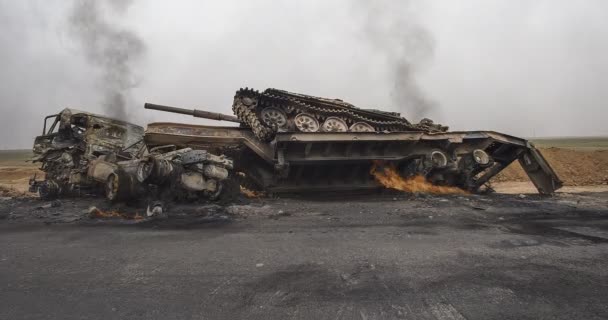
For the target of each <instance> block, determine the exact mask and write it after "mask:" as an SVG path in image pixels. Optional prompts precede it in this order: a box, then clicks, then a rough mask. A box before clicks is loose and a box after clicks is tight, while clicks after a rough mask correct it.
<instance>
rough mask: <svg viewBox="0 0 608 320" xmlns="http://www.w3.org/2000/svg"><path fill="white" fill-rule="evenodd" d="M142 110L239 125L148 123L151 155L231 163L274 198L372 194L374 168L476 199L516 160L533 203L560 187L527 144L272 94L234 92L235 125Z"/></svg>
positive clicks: (212, 116) (325, 101) (324, 101)
mask: <svg viewBox="0 0 608 320" xmlns="http://www.w3.org/2000/svg"><path fill="white" fill-rule="evenodd" d="M145 108H147V109H154V110H160V111H166V112H174V113H181V114H187V115H192V116H194V117H200V118H208V119H213V120H223V121H230V122H236V123H239V124H240V126H239V127H228V126H221V127H220V126H206V125H189V124H181V123H151V124H149V125H148V126H147V129H146V132H145V134H144V140H145V142H146V144H147V145H148V146H149V147H156V146H162V145H167V144H171V145H175V146H177V147H179V148H192V149H203V150H209V151H210V152H224V151H225V150H227V149H232V150H238V152H236V153H234V158H235V163H234V167H235V170H237V171H240V172H243V173H244V174H245V176H246V177H247V179H248V180H249V182H251V183H252V184H253V185H254V186H255V187H257V188H259V189H262V190H265V191H268V192H273V193H278V192H308V191H312V192H314V191H338V190H359V189H376V188H378V187H380V185H379V184H378V183H377V182H376V181H375V179H374V178H373V177H372V175H371V174H370V168H371V167H372V164H373V163H375V162H376V163H377V161H381V162H383V163H386V164H389V165H391V166H393V167H395V168H397V170H398V172H399V173H400V174H401V175H402V176H403V177H405V178H407V177H411V176H417V175H422V176H424V177H425V178H426V179H427V180H428V181H430V182H432V183H434V184H438V185H450V186H457V187H460V188H462V189H465V190H468V191H471V192H476V191H478V190H480V188H482V187H483V186H484V185H486V184H487V183H488V182H489V180H490V179H491V178H492V177H494V176H495V175H496V174H497V173H499V172H500V171H501V170H503V169H504V168H506V167H507V166H508V165H509V164H511V163H512V162H513V161H515V160H518V161H519V162H520V164H521V165H522V167H523V169H524V170H525V172H526V173H527V174H528V176H529V178H530V179H531V181H532V182H533V183H534V185H535V186H536V188H537V189H538V191H539V193H541V194H551V193H553V192H554V191H555V190H557V189H558V188H560V187H561V185H562V182H561V181H560V180H559V178H558V177H557V175H556V174H555V172H554V171H553V169H552V168H551V167H550V165H549V164H548V163H547V161H546V160H545V159H544V157H543V156H542V154H541V153H540V152H539V150H538V149H536V148H535V147H534V146H533V145H532V144H531V143H529V142H528V141H527V140H525V139H522V138H517V137H513V136H510V135H506V134H502V133H498V132H494V131H452V132H450V131H448V128H447V127H445V126H442V125H440V124H435V123H434V122H433V121H432V120H429V119H423V120H422V121H420V123H411V122H410V121H408V120H407V119H405V118H403V117H401V115H400V114H399V113H394V112H384V111H379V110H373V109H360V108H357V107H355V106H353V105H352V104H349V103H347V102H344V101H342V100H339V99H326V98H319V97H314V96H308V95H303V94H297V93H291V92H287V91H283V90H277V89H267V90H265V91H263V92H258V91H255V90H251V89H241V90H239V91H237V93H236V95H235V97H234V102H233V107H232V109H233V111H234V114H235V116H232V115H225V114H219V113H213V112H207V111H203V110H196V109H195V110H188V109H182V108H175V107H169V106H163V105H156V104H149V103H148V104H146V105H145Z"/></svg>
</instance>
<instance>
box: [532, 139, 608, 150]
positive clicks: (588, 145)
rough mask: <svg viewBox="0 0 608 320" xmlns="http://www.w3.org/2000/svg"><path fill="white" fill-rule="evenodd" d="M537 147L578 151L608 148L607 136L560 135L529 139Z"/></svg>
mask: <svg viewBox="0 0 608 320" xmlns="http://www.w3.org/2000/svg"><path fill="white" fill-rule="evenodd" d="M530 141H532V143H534V144H535V145H536V146H538V147H542V148H551V147H554V148H564V149H575V150H580V151H592V150H606V149H608V137H560V138H535V139H530Z"/></svg>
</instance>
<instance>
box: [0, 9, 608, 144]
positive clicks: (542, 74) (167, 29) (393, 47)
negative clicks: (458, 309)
mask: <svg viewBox="0 0 608 320" xmlns="http://www.w3.org/2000/svg"><path fill="white" fill-rule="evenodd" d="M89 1H90V0H89ZM85 2H86V0H85ZM121 3H122V4H121ZM76 4H78V2H77V1H67V0H65V1H64V0H61V1H60V0H55V1H52V0H29V1H27V0H23V1H17V0H0V27H1V28H0V45H1V50H0V67H1V68H0V79H1V81H2V85H1V86H0V111H1V112H0V149H7V148H29V147H31V145H32V141H33V140H32V139H33V137H34V136H35V135H37V134H39V133H40V131H41V130H42V128H41V127H42V119H43V117H44V116H45V115H47V114H51V113H55V112H57V111H59V110H61V109H62V108H65V107H73V108H78V109H84V110H90V111H93V112H99V113H105V112H107V109H106V108H104V104H107V101H106V100H104V99H105V97H104V90H107V89H108V84H107V82H108V79H113V78H112V77H115V76H116V73H112V72H114V71H111V72H110V71H108V70H107V68H108V65H107V63H106V64H103V63H101V64H100V63H99V59H98V58H99V57H96V56H95V55H94V54H93V55H92V52H90V51H88V52H87V51H86V49H85V48H83V43H84V42H86V41H87V39H88V38H87V37H91V35H90V34H86V33H85V34H80V35H75V33H74V20H73V19H72V20H70V18H71V17H73V14H74V8H75V5H76ZM98 4H99V5H100V8H101V9H102V11H100V15H101V16H100V17H99V18H100V19H101V22H102V23H107V24H108V25H109V27H108V28H109V30H110V33H111V32H113V31H116V32H118V34H125V33H124V32H128V35H129V36H131V35H132V36H133V37H136V39H134V40H138V41H139V40H141V44H142V47H138V50H139V49H141V50H140V51H138V53H137V54H133V55H128V56H123V58H125V59H126V60H125V59H123V60H121V61H119V62H117V63H118V64H121V66H122V69H120V73H119V74H118V76H121V77H127V78H128V79H127V80H128V81H127V85H126V87H120V88H119V89H120V90H122V93H124V94H125V97H126V104H127V111H126V112H127V114H128V116H130V117H131V119H133V121H134V122H137V123H139V124H145V123H146V122H150V121H167V120H170V121H182V122H189V123H209V122H204V121H202V120H199V119H193V118H190V117H187V116H178V115H170V114H166V113H160V112H156V111H149V110H144V109H143V103H144V102H154V103H159V104H168V105H174V106H180V107H185V108H194V107H198V108H205V109H207V110H212V111H218V112H224V113H231V109H230V107H231V103H232V97H233V95H234V92H235V91H236V90H237V89H238V88H240V87H245V86H248V87H254V88H256V89H265V88H267V87H274V88H280V89H286V90H290V91H296V92H301V93H308V94H312V95H318V96H326V97H332V98H341V99H344V100H346V101H349V102H352V103H353V104H355V105H357V106H360V107H367V108H379V109H384V110H389V111H399V112H402V114H403V116H405V117H406V118H411V120H413V121H418V120H420V117H422V116H426V117H429V118H432V119H434V120H435V121H436V122H441V123H444V124H447V125H449V126H450V127H451V129H453V130H478V129H488V130H495V131H501V132H505V133H509V134H513V135H518V136H524V137H532V136H583V135H608V125H607V123H608V104H607V102H606V101H608V86H607V84H608V42H607V41H608V1H603V0H597V1H592V0H580V1H571V0H563V1H559V0H538V1H534V0H526V1H524V0H521V1H517V0H502V1H500V0H494V1H491V0H461V1H450V0H445V1H439V0H438V1H415V0H412V1H399V0H395V1H389V0H383V1H365V0H357V1H347V0H335V1H329V0H307V1H294V0H289V1H287V0H286V1H278V0H273V1H270V0H264V1H253V0H252V1H245V0H241V1H234V0H231V1H228V0H221V1H205V0H192V1H186V0H182V1H161V0H158V1H154V0H147V1H143V0H139V1H138V0H134V1H132V2H131V3H129V2H121V1H119V0H104V1H101V0H100V1H98ZM117 4H118V5H117ZM372 4H373V5H372ZM106 27H107V26H106ZM111 34H112V33H111ZM104 43H106V42H104ZM136 44H138V45H139V43H138V42H137V43H136ZM89 49H90V48H89ZM119 53H120V52H119ZM96 58H97V60H95V59H96ZM112 61H113V60H112ZM104 62H107V61H105V60H104ZM104 68H105V69H104ZM108 75H110V76H112V77H108ZM104 81H105V83H104ZM111 88H114V87H112V86H111ZM403 96H405V100H404V99H402V98H403ZM412 97H413V98H412ZM408 99H410V100H408ZM408 101H414V102H416V103H417V101H418V102H420V101H422V102H420V103H421V104H423V107H420V106H415V105H413V104H410V105H405V104H407V102H408ZM419 107H420V108H419Z"/></svg>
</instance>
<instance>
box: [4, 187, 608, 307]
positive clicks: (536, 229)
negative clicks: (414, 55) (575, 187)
mask: <svg viewBox="0 0 608 320" xmlns="http://www.w3.org/2000/svg"><path fill="white" fill-rule="evenodd" d="M90 206H96V207H98V208H100V209H102V210H118V211H120V212H122V213H128V214H129V215H128V216H135V214H137V213H141V212H142V210H144V208H143V207H142V206H141V205H131V206H128V205H122V206H119V207H110V206H109V205H108V204H106V203H105V202H104V201H102V200H98V199H63V200H61V201H60V202H59V203H54V204H51V203H46V202H41V201H39V200H35V199H5V198H3V199H1V200H0V219H1V220H0V277H1V278H2V281H1V284H0V285H2V290H0V301H2V306H3V307H2V308H0V319H22V318H28V319H82V318H87V319H108V318H119V319H121V318H128V319H184V318H188V319H189V318H197V319H240V318H252V319H285V318H294V319H401V318H402V319H411V318H416V319H418V318H420V319H537V318H555V319H572V318H584V319H605V318H607V317H608V298H607V297H608V280H607V279H608V259H607V258H608V194H559V195H557V196H555V197H540V196H536V195H522V196H519V195H499V194H492V195H483V196H480V195H467V196H428V195H403V194H381V195H367V196H363V195H357V196H350V197H347V196H345V195H339V196H335V195H334V196H325V197H315V196H306V197H297V198H293V197H292V198H274V199H252V200H241V201H239V202H238V203H219V204H217V203H216V204H214V203H199V204H185V205H173V206H171V207H169V208H168V210H169V212H170V217H169V218H168V219H162V220H150V219H144V220H133V219H119V218H104V219H100V218H90V217H89V215H88V208H89V207H90Z"/></svg>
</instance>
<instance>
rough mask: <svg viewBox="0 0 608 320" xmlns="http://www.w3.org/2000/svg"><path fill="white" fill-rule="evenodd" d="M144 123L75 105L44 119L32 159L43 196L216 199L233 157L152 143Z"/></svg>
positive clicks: (34, 184)
mask: <svg viewBox="0 0 608 320" xmlns="http://www.w3.org/2000/svg"><path fill="white" fill-rule="evenodd" d="M143 134H144V130H143V128H142V127H140V126H137V125H134V124H132V123H128V122H125V121H121V120H116V119H112V118H108V117H104V116H100V115H96V114H92V113H88V112H83V111H78V110H74V109H64V110H63V111H61V112H60V113H58V114H54V115H50V116H47V117H46V118H45V119H44V125H43V132H42V135H41V136H38V137H36V139H35V141H34V148H33V152H34V157H33V158H32V161H33V162H40V163H42V166H41V170H42V171H43V172H44V173H45V177H44V179H43V180H37V177H36V176H34V177H33V178H32V179H30V191H31V192H38V193H39V195H40V197H41V198H42V199H53V198H56V197H60V196H66V195H82V194H104V195H105V196H106V198H107V199H108V200H111V201H119V200H131V199H138V198H142V197H146V198H148V199H149V200H160V199H158V198H167V197H174V198H175V197H181V198H184V197H192V198H196V197H201V196H204V197H207V198H212V199H214V198H217V197H218V196H219V195H220V193H221V191H222V183H223V181H224V180H226V179H227V178H228V176H229V170H230V169H232V160H231V159H228V158H226V157H224V156H216V155H213V154H210V153H207V152H206V151H205V150H192V149H191V148H180V149H178V148H177V147H176V146H175V145H164V146H156V147H155V148H150V149H148V147H147V146H146V145H145V143H144V141H143Z"/></svg>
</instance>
